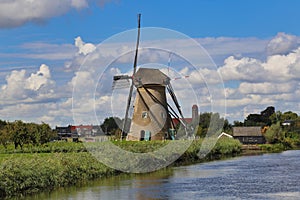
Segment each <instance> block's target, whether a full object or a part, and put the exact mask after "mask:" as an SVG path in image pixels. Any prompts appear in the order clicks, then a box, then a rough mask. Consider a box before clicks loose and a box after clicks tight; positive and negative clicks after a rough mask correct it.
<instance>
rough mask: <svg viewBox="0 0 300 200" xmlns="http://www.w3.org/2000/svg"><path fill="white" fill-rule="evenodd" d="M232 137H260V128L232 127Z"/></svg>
mask: <svg viewBox="0 0 300 200" xmlns="http://www.w3.org/2000/svg"><path fill="white" fill-rule="evenodd" d="M233 136H234V137H237V136H244V137H246V136H262V133H261V127H260V126H249V127H233Z"/></svg>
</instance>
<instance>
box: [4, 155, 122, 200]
mask: <svg viewBox="0 0 300 200" xmlns="http://www.w3.org/2000/svg"><path fill="white" fill-rule="evenodd" d="M115 173H117V172H116V171H115V170H113V169H110V168H108V167H106V166H105V165H103V164H101V163H100V162H98V161H97V160H96V159H94V158H93V157H92V156H91V155H90V154H89V153H85V152H81V153H50V154H42V153H40V154H22V155H19V154H11V155H6V156H2V160H1V165H0V180H1V182H0V197H4V196H13V195H16V194H28V193H34V192H38V191H41V190H52V189H53V188H57V187H62V186H67V185H73V184H76V183H79V182H82V181H86V180H89V179H94V178H97V177H103V176H110V175H113V174H115Z"/></svg>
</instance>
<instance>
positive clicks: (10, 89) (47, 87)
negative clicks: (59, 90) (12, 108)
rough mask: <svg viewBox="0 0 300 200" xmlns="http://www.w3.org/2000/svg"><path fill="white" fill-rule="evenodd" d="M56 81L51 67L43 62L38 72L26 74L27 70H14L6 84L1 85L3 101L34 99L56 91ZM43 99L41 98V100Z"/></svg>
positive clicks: (7, 78) (47, 95)
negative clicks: (52, 76) (51, 72)
mask: <svg viewBox="0 0 300 200" xmlns="http://www.w3.org/2000/svg"><path fill="white" fill-rule="evenodd" d="M54 87H55V82H54V81H53V80H52V79H51V74H50V70H49V67H48V66H47V65H45V64H42V65H41V66H40V68H39V70H38V71H37V72H36V73H31V74H30V76H27V75H26V70H24V69H23V70H20V71H17V70H14V71H12V72H11V74H9V75H7V77H6V84H4V85H3V86H2V87H1V94H0V96H1V99H2V100H3V101H19V100H26V99H27V100H29V99H30V101H31V100H34V99H35V98H38V97H42V96H45V97H47V98H49V94H52V93H53V92H54V90H53V89H54ZM40 100H41V99H39V101H40Z"/></svg>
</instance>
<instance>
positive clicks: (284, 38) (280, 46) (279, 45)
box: [266, 32, 300, 55]
mask: <svg viewBox="0 0 300 200" xmlns="http://www.w3.org/2000/svg"><path fill="white" fill-rule="evenodd" d="M299 45H300V38H299V37H297V36H295V35H289V34H286V33H282V32H281V33H278V34H277V35H276V36H275V37H274V38H273V39H271V41H270V42H269V44H268V45H267V47H266V48H267V53H268V54H269V55H274V54H287V53H290V52H291V51H292V50H294V49H296V48H297V47H298V46H299Z"/></svg>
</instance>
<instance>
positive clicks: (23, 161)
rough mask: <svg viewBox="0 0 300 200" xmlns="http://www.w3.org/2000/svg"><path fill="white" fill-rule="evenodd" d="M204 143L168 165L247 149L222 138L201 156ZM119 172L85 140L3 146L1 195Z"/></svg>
mask: <svg viewBox="0 0 300 200" xmlns="http://www.w3.org/2000/svg"><path fill="white" fill-rule="evenodd" d="M169 142H173V141H151V142H149V141H143V142H114V144H115V145H117V146H119V147H120V148H122V149H124V150H127V151H131V152H135V153H145V152H152V151H155V150H156V149H159V148H161V147H163V146H165V145H167V144H168V143H169ZM103 144H104V143H103ZM201 144H202V141H201V140H198V141H193V142H192V144H191V145H190V147H189V148H188V149H187V151H185V152H184V153H183V155H181V156H180V157H179V159H177V160H176V161H175V162H174V163H172V164H171V165H170V166H169V167H172V166H180V165H189V164H194V163H199V162H206V161H211V160H217V159H222V158H228V157H233V156H238V155H242V153H243V151H244V150H243V146H242V145H241V144H240V143H239V142H238V141H237V140H233V139H230V138H221V139H220V140H218V142H217V143H216V145H215V146H214V147H213V149H212V150H211V151H210V152H209V153H208V154H207V155H206V156H205V157H204V158H202V159H199V157H198V152H199V149H200V146H201ZM99 145H101V143H99ZM120 173H123V172H120V171H118V170H115V169H111V168H109V167H107V166H105V165H104V164H102V163H100V162H99V161H98V160H97V159H96V158H95V157H93V156H92V155H91V154H90V152H88V151H87V149H86V147H85V146H84V145H83V144H82V143H65V142H57V143H48V144H45V145H43V146H39V147H35V146H28V147H25V148H24V149H23V150H21V149H19V150H14V149H13V148H12V147H8V148H7V149H3V148H2V149H0V180H1V182H0V197H1V198H4V197H11V196H22V195H27V194H32V193H37V192H41V191H51V190H54V189H56V188H59V187H65V186H71V185H76V184H84V183H85V182H87V181H89V180H93V179H99V178H102V177H109V176H115V175H118V174H120Z"/></svg>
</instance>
